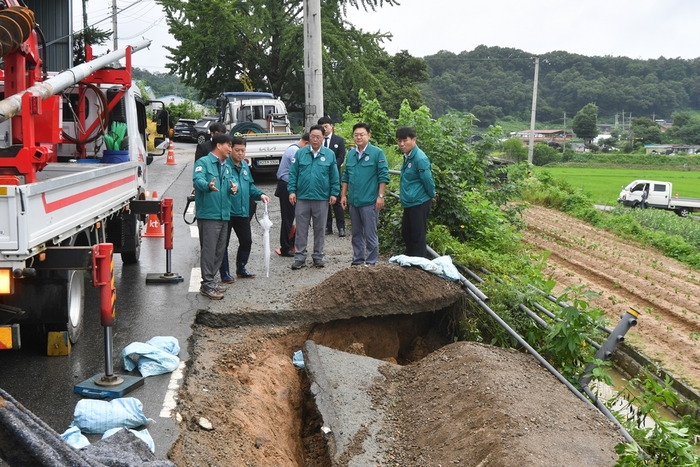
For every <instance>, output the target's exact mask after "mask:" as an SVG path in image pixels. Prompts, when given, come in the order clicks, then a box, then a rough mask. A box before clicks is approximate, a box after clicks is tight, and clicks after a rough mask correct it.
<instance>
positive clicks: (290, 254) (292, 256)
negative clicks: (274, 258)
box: [280, 250, 294, 258]
mask: <svg viewBox="0 0 700 467" xmlns="http://www.w3.org/2000/svg"><path fill="white" fill-rule="evenodd" d="M280 256H286V257H288V258H294V252H293V251H292V250H287V251H283V252H282V253H281V254H280Z"/></svg>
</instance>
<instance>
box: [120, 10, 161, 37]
mask: <svg viewBox="0 0 700 467" xmlns="http://www.w3.org/2000/svg"><path fill="white" fill-rule="evenodd" d="M164 18H165V15H163V16H161V17H160V18H158V19H157V20H156V21H155V23H153V24H151V25H150V26H148V27H147V28H146V29H144V30H142V31H140V32H137V33H136V34H134V35H133V36H129V37H119V38H118V39H119V40H128V39H133V38H134V37H138V36H140V35H141V34H143V33H144V32H146V31H148V30H149V29H151V28H153V27H155V26H157V25H158V23H160V22H161V21H163V19H164Z"/></svg>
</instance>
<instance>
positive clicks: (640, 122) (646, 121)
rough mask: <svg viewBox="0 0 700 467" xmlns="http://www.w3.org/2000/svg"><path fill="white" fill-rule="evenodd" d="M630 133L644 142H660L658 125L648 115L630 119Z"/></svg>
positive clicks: (660, 136)
mask: <svg viewBox="0 0 700 467" xmlns="http://www.w3.org/2000/svg"><path fill="white" fill-rule="evenodd" d="M632 134H633V135H634V138H635V139H641V140H642V142H643V143H644V144H652V143H660V142H661V139H662V138H663V134H662V133H661V128H659V125H658V124H657V123H656V122H655V121H653V120H652V119H650V118H649V117H637V118H633V119H632Z"/></svg>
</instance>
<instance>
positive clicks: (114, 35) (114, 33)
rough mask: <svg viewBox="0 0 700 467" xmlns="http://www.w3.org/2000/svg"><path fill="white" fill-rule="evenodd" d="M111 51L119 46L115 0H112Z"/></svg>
mask: <svg viewBox="0 0 700 467" xmlns="http://www.w3.org/2000/svg"><path fill="white" fill-rule="evenodd" d="M112 45H113V48H112V51H114V50H117V49H118V48H119V44H118V43H117V0H112Z"/></svg>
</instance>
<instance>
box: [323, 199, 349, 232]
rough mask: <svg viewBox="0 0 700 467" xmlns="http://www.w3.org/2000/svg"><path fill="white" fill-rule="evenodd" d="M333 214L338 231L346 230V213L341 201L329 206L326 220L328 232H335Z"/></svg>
mask: <svg viewBox="0 0 700 467" xmlns="http://www.w3.org/2000/svg"><path fill="white" fill-rule="evenodd" d="M333 213H335V226H336V227H338V230H340V229H344V228H345V211H344V210H343V207H342V206H341V205H340V201H337V202H336V203H335V204H332V205H331V204H329V205H328V219H327V220H326V230H333Z"/></svg>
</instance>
